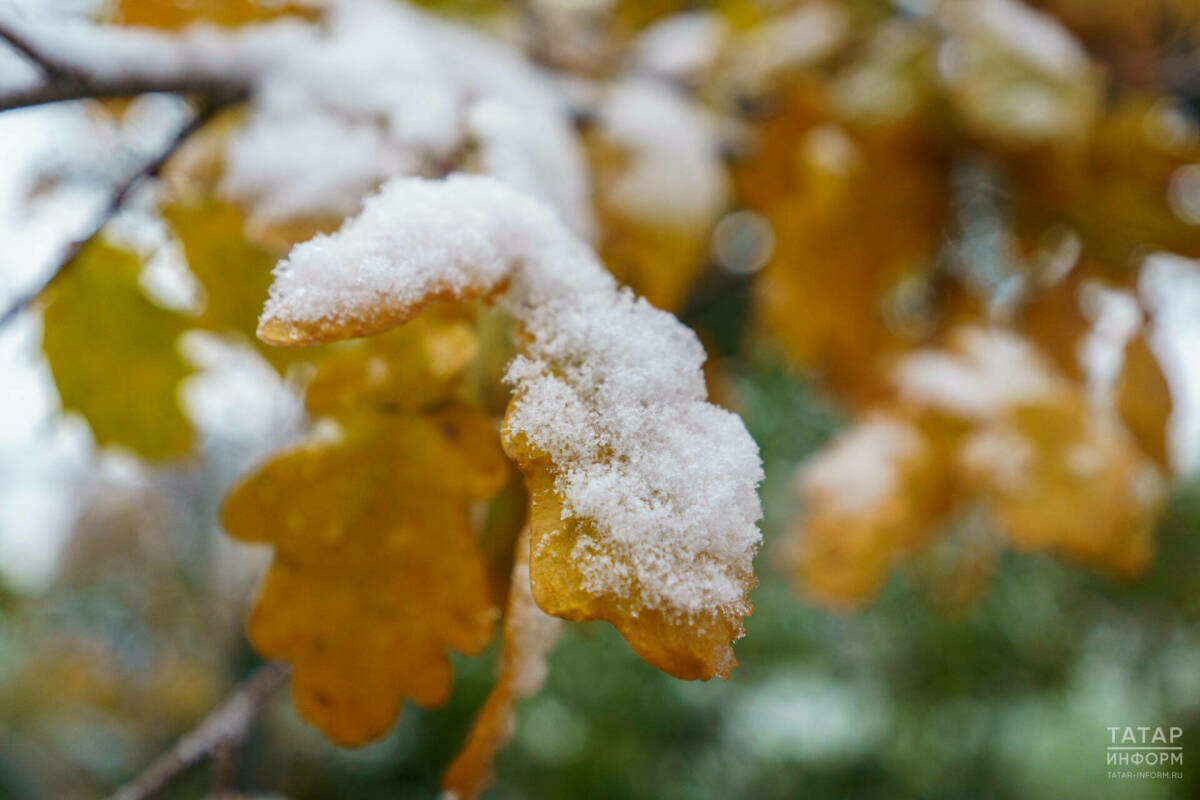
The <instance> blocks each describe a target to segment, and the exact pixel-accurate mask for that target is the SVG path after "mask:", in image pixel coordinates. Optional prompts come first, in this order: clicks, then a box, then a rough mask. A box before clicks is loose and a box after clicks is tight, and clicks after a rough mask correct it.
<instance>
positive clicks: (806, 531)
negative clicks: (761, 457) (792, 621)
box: [795, 412, 945, 607]
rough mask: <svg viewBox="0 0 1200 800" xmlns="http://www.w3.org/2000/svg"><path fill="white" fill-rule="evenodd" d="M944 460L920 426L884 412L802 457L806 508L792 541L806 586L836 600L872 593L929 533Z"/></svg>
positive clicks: (850, 602)
mask: <svg viewBox="0 0 1200 800" xmlns="http://www.w3.org/2000/svg"><path fill="white" fill-rule="evenodd" d="M943 463H944V458H942V457H941V455H940V453H939V448H938V447H937V446H936V444H935V442H934V441H931V439H930V438H929V437H928V436H927V435H926V433H925V431H923V430H922V429H921V427H920V426H918V425H917V424H915V423H914V422H912V421H911V420H907V419H905V418H904V417H902V416H899V415H895V414H889V413H883V412H877V413H875V414H872V415H868V416H867V417H866V418H864V419H863V420H861V421H859V422H856V423H855V424H854V425H853V426H851V427H850V428H848V429H847V430H845V431H843V432H842V433H840V434H839V435H838V436H837V438H835V439H834V441H833V442H832V443H831V444H830V445H828V446H827V447H826V448H824V449H823V450H821V451H820V453H818V455H817V456H815V457H814V458H813V459H811V460H810V461H808V462H807V463H805V464H804V465H803V466H802V467H801V469H800V470H799V472H798V473H797V476H796V481H797V485H796V488H797V490H798V493H799V495H800V499H801V501H802V503H803V507H804V514H803V516H802V518H801V524H800V529H799V530H798V531H797V543H796V549H795V556H796V569H797V572H798V575H799V578H800V581H801V583H802V585H803V587H804V590H805V592H806V593H807V594H808V595H810V596H812V597H813V598H815V599H817V600H818V601H820V602H821V603H823V604H826V605H831V606H838V607H847V606H856V605H860V604H862V603H864V602H866V601H869V600H870V599H871V598H873V597H874V596H875V595H876V594H877V593H878V591H879V590H880V589H881V588H882V587H883V584H884V582H885V581H886V580H887V577H888V575H889V573H890V572H891V570H892V568H893V566H895V564H896V563H897V562H898V561H899V560H901V559H902V558H904V557H905V556H907V555H909V554H911V552H912V550H913V548H914V547H916V546H917V545H919V544H921V543H922V542H924V541H925V540H926V538H927V537H928V535H929V533H930V528H931V526H932V523H933V521H934V519H935V515H936V513H937V512H938V511H940V510H941V509H939V507H938V503H939V501H941V500H942V499H943V497H944V495H945V486H944V473H943V469H942V467H943Z"/></svg>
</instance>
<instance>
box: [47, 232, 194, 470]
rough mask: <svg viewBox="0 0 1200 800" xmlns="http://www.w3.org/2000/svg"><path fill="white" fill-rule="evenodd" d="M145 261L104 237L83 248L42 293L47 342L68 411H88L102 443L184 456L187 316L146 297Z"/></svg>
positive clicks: (188, 430)
mask: <svg viewBox="0 0 1200 800" xmlns="http://www.w3.org/2000/svg"><path fill="white" fill-rule="evenodd" d="M141 267H142V260H141V258H140V257H139V256H138V255H137V254H135V253H133V252H130V251H128V250H125V249H122V248H120V247H118V246H116V245H114V244H110V243H108V242H106V241H104V240H103V239H98V240H96V241H94V242H92V243H90V244H88V245H86V246H85V247H84V248H83V250H82V251H81V252H80V253H79V255H78V256H76V258H75V261H74V262H73V263H72V264H71V265H70V267H69V269H68V270H67V272H66V273H65V274H64V275H63V276H62V277H61V278H59V279H58V280H57V281H55V282H54V284H53V285H51V287H50V288H49V289H48V290H47V292H46V294H45V316H44V331H43V334H42V348H43V350H44V351H45V353H46V358H47V360H48V361H49V363H50V371H51V373H52V374H53V376H54V382H55V384H57V386H58V393H59V396H60V397H61V398H62V407H63V410H64V411H76V412H78V413H80V414H82V415H83V417H84V418H85V419H86V420H87V422H88V424H89V425H90V426H91V428H92V433H93V435H94V436H95V437H96V443H97V444H99V445H101V446H103V445H110V444H115V445H122V446H124V447H128V448H129V449H131V450H133V451H134V452H136V453H138V454H139V455H141V456H144V457H146V458H155V459H157V458H169V457H176V456H183V455H185V454H187V452H188V451H189V450H190V449H191V446H192V439H193V434H192V427H191V424H190V423H189V422H188V420H187V417H185V416H184V414H183V410H182V408H181V407H180V405H179V398H178V387H179V382H180V381H181V380H182V379H183V378H185V377H187V376H188V375H189V374H190V373H191V372H192V369H191V367H190V366H189V365H188V364H187V362H186V361H184V359H183V357H182V355H181V354H180V352H179V348H178V339H179V335H180V334H182V333H183V332H184V331H185V330H186V329H187V328H188V327H189V322H188V319H187V318H186V317H184V316H183V315H181V314H178V313H176V312H174V311H170V310H168V309H165V308H162V307H161V306H158V305H156V304H155V303H154V302H152V301H151V300H150V299H149V298H148V297H146V295H145V294H144V293H143V292H142V290H141V288H140V287H139V285H138V275H139V273H140V271H141Z"/></svg>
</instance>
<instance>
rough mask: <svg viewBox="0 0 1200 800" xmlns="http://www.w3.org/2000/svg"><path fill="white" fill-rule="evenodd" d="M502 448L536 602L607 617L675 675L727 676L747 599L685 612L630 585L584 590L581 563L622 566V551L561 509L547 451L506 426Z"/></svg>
mask: <svg viewBox="0 0 1200 800" xmlns="http://www.w3.org/2000/svg"><path fill="white" fill-rule="evenodd" d="M504 449H505V452H507V453H508V455H509V457H511V458H512V459H513V460H514V461H516V462H517V466H519V467H520V468H521V472H523V473H524V475H525V485H526V487H527V488H528V489H529V530H530V539H531V542H532V557H531V560H530V567H531V575H532V581H531V582H532V587H533V596H534V598H535V599H536V600H537V604H538V605H539V606H540V607H541V608H542V610H544V611H546V612H547V613H549V614H553V615H554V616H556V617H562V618H563V619H568V620H572V621H575V622H582V621H585V620H594V619H600V620H605V621H606V622H609V623H610V624H612V625H613V627H615V628H616V629H617V630H619V631H620V632H621V635H622V636H624V637H625V640H626V641H627V642H629V645H630V647H632V648H633V649H634V650H635V651H636V652H637V654H638V655H639V656H641V657H642V658H643V659H644V660H645V661H647V662H648V663H650V664H653V665H654V666H656V667H658V668H659V669H661V670H663V671H664V672H667V673H669V674H671V675H674V676H675V677H676V678H683V679H684V680H707V679H708V678H711V677H713V676H714V675H716V676H719V677H721V678H728V677H729V672H730V670H732V669H733V666H734V664H735V663H736V661H735V660H734V658H733V652H732V650H731V649H730V647H729V642H732V641H736V640H737V639H740V638H741V637H742V636H743V635H744V633H745V631H744V628H743V627H742V617H743V616H745V615H747V614H749V613H750V612H751V611H752V610H753V607H752V606H751V605H750V603H749V601H744V605H742V606H738V607H736V608H714V609H704V610H701V611H697V612H693V614H692V615H691V616H690V618H689V617H685V616H683V615H681V614H679V613H678V612H675V611H673V610H671V609H665V608H659V607H656V605H655V604H654V603H653V602H651V601H650V600H649V599H648V598H646V597H644V596H642V594H641V593H640V592H639V591H637V590H636V589H635V590H632V591H627V592H626V593H615V592H605V593H597V592H594V591H589V589H588V586H589V584H590V583H591V581H590V580H589V576H588V575H587V574H586V573H585V569H586V570H607V571H611V572H613V573H615V574H620V573H622V572H626V571H628V570H629V566H628V563H627V559H628V556H626V555H625V554H622V553H621V552H620V550H619V549H615V548H612V547H610V546H606V545H605V544H604V543H603V538H602V537H600V536H597V535H596V533H595V531H594V530H593V528H592V525H591V524H590V522H589V521H588V520H587V519H580V518H574V519H572V518H571V516H570V515H568V514H565V513H564V510H563V497H562V494H561V493H560V492H559V491H557V490H556V488H555V479H554V476H555V472H556V471H557V468H556V466H555V465H554V463H553V462H552V461H551V459H550V458H549V457H547V456H546V455H545V454H543V453H539V452H537V451H536V450H533V449H531V448H530V447H529V445H528V444H527V442H526V441H525V440H524V439H523V438H522V437H519V436H518V437H514V436H512V435H510V433H509V432H508V430H507V426H506V430H505V436H504ZM581 552H582V554H583V557H582V558H581V557H580V554H581ZM731 580H733V581H737V582H740V583H742V584H743V585H746V586H753V585H754V576H753V574H740V575H738V574H735V575H732V576H731Z"/></svg>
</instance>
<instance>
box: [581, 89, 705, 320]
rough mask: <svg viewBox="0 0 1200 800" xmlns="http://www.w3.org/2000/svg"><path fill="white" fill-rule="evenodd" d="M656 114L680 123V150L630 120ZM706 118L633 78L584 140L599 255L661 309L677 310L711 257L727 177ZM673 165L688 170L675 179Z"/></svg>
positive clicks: (669, 122)
mask: <svg viewBox="0 0 1200 800" xmlns="http://www.w3.org/2000/svg"><path fill="white" fill-rule="evenodd" d="M654 113H657V114H659V115H661V116H666V117H668V119H666V120H663V121H662V122H661V123H660V124H664V125H674V126H677V127H679V128H681V130H678V131H676V132H675V134H674V136H675V137H676V139H678V141H675V139H672V140H670V143H671V144H675V147H674V148H671V147H670V146H669V145H668V146H667V148H666V149H664V146H663V143H662V142H661V141H660V139H658V138H655V137H654V136H652V135H651V134H650V132H649V131H647V130H645V129H644V128H645V127H646V126H639V125H638V124H637V123H631V122H630V121H628V120H627V119H625V117H630V116H647V115H650V114H654ZM610 115H611V116H612V119H610V118H609V117H610ZM707 122H708V120H706V119H704V118H703V117H702V116H701V115H700V114H699V113H698V112H697V111H696V109H694V108H693V107H691V106H690V105H689V104H687V102H686V101H685V100H683V99H682V98H679V97H677V96H675V94H674V93H673V92H671V91H670V90H667V89H660V88H648V87H646V86H643V85H641V84H633V83H630V84H625V85H619V86H618V87H616V88H615V89H614V90H613V91H612V94H611V96H610V98H609V100H608V102H607V104H605V105H604V106H603V107H602V110H601V112H600V120H599V122H598V123H597V125H596V126H595V130H592V131H590V132H589V135H587V136H586V137H585V139H584V144H585V149H586V152H587V155H588V159H589V162H590V166H591V174H592V181H593V185H594V194H595V205H596V212H597V218H598V222H599V229H600V237H599V239H600V241H599V244H598V247H597V249H598V252H599V255H600V257H601V259H602V260H603V261H604V263H605V265H606V266H607V267H608V269H609V271H610V272H612V274H613V275H614V276H615V277H616V278H617V280H619V281H621V282H622V283H624V284H627V285H629V286H631V287H633V289H634V291H636V292H637V293H638V294H640V295H642V296H644V297H645V298H646V299H647V300H649V301H650V302H651V303H653V304H654V305H655V306H658V307H659V308H665V309H676V308H678V307H679V306H680V304H682V302H683V301H684V299H685V297H684V295H685V293H686V292H687V290H688V288H689V287H690V286H691V284H692V281H693V280H694V279H695V277H696V275H697V273H699V271H700V270H701V269H703V268H704V266H705V265H706V264H707V262H708V250H709V238H710V236H711V234H712V226H713V224H714V223H715V222H716V216H717V214H718V213H719V212H720V210H721V209H720V208H719V207H717V206H716V204H715V203H714V202H713V201H714V200H716V201H718V202H719V200H720V196H719V195H720V194H723V189H724V187H725V185H726V182H727V181H726V179H725V176H724V170H723V167H722V166H721V165H720V163H719V160H718V159H719V154H718V152H717V149H716V144H715V142H714V141H712V137H711V135H710V134H709V132H708V129H707ZM680 148H686V150H687V152H680ZM705 150H711V152H708V153H706V152H705ZM671 168H674V170H676V171H679V172H683V173H685V174H684V175H683V176H680V177H679V178H673V177H672V176H671V173H670V172H667V170H668V169H671ZM660 173H661V174H660ZM663 182H668V183H669V184H670V183H674V184H677V185H678V187H679V188H678V189H677V191H676V192H675V195H674V196H672V195H670V194H666V195H664V190H663V188H662V187H661V184H662V183H663ZM688 187H691V188H692V189H694V191H692V192H691V193H688ZM709 195H711V196H709Z"/></svg>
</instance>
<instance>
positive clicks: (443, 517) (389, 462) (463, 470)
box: [222, 404, 507, 745]
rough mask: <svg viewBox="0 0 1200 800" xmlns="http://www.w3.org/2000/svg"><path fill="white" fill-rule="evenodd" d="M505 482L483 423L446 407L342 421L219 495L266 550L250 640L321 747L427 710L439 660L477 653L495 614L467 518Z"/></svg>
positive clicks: (439, 680)
mask: <svg viewBox="0 0 1200 800" xmlns="http://www.w3.org/2000/svg"><path fill="white" fill-rule="evenodd" d="M506 477H507V464H506V462H505V459H504V454H503V452H502V451H501V449H500V447H499V444H498V442H497V440H496V432H495V427H494V425H493V423H492V421H491V420H490V419H488V418H487V417H486V416H484V415H482V414H480V413H479V412H478V411H475V410H474V409H472V408H470V407H468V406H465V405H462V404H450V405H448V406H445V407H442V408H439V409H438V410H435V411H431V412H428V413H424V414H378V413H374V412H364V413H362V414H361V415H359V416H357V417H354V418H352V419H348V420H344V421H343V424H342V432H341V435H340V436H339V437H337V438H336V439H333V440H325V439H318V440H315V441H312V442H310V443H308V444H306V445H302V446H300V447H298V448H296V449H294V450H291V451H288V452H285V453H283V454H281V455H278V456H276V457H275V458H274V459H272V460H271V461H270V462H269V463H267V464H266V465H265V466H263V467H262V468H261V469H259V470H258V471H257V472H256V473H255V474H253V475H251V476H250V477H249V478H247V479H246V480H244V481H243V482H242V483H241V484H240V485H239V486H237V487H236V488H235V489H234V490H233V491H232V492H231V493H230V494H229V496H228V497H227V498H226V501H225V507H224V509H223V512H222V523H223V524H224V526H225V529H226V530H227V531H229V533H230V534H231V535H233V536H234V537H235V538H238V539H240V540H242V541H247V542H264V543H268V544H271V545H273V546H274V548H275V558H274V561H273V562H272V565H271V569H270V571H269V572H268V573H267V576H266V578H265V580H264V582H263V585H262V587H261V589H260V591H259V595H258V598H257V600H256V602H255V605H254V609H253V611H252V613H251V615H250V620H249V623H248V635H249V637H250V640H251V642H252V643H253V644H254V646H255V647H256V648H257V649H258V650H259V652H261V653H262V654H263V655H264V656H266V657H269V658H282V659H286V660H288V661H290V662H291V664H292V667H293V669H294V674H295V677H294V679H293V683H292V687H293V695H294V697H295V701H296V706H297V708H298V709H299V711H300V713H301V714H302V715H303V716H304V717H305V718H306V719H308V720H310V721H311V722H313V723H314V724H315V725H317V726H318V727H320V728H321V730H322V731H324V732H325V734H326V735H328V736H329V737H330V738H331V739H333V740H334V741H336V742H338V743H340V744H343V745H359V744H363V743H364V742H367V741H369V740H371V739H373V738H376V737H378V736H380V735H382V734H383V733H384V732H386V730H387V729H388V728H389V727H390V725H391V724H392V721H393V720H394V719H395V717H396V714H397V713H398V711H399V708H400V704H401V703H402V702H403V700H404V699H405V698H412V699H413V700H414V701H415V702H417V703H419V704H420V705H422V706H426V707H431V706H436V705H439V704H441V703H442V702H444V701H445V699H446V697H447V696H448V695H449V692H450V688H451V675H450V663H449V660H448V658H447V655H446V650H447V649H453V650H456V651H458V652H461V653H467V654H473V653H477V652H479V651H480V650H481V649H482V648H483V647H484V646H485V645H486V644H487V641H488V638H489V635H490V632H491V627H492V622H493V619H494V617H495V612H494V609H493V606H492V602H491V597H490V594H489V590H488V584H487V581H486V576H485V574H484V564H483V561H482V558H481V556H480V553H479V550H478V544H477V541H476V533H475V529H474V527H473V526H472V524H471V514H470V511H471V504H472V503H473V502H478V501H483V500H486V499H488V498H489V497H491V496H492V495H493V494H495V493H496V492H497V491H499V490H500V488H501V487H502V486H503V485H504V482H505V479H506Z"/></svg>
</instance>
